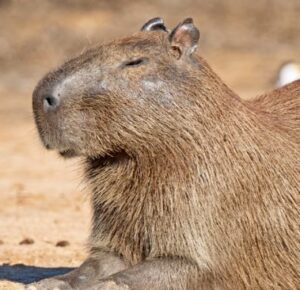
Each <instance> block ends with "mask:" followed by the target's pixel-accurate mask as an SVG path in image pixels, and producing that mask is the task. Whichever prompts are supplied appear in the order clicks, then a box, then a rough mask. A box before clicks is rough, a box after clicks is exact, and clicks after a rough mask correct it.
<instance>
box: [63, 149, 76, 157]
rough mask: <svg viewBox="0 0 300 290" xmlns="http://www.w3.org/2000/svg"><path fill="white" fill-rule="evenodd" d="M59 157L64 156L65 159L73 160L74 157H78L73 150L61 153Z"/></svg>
mask: <svg viewBox="0 0 300 290" xmlns="http://www.w3.org/2000/svg"><path fill="white" fill-rule="evenodd" d="M59 155H60V156H62V157H64V158H72V157H76V156H78V155H77V154H76V152H75V151H74V150H72V149H68V150H64V151H60V152H59Z"/></svg>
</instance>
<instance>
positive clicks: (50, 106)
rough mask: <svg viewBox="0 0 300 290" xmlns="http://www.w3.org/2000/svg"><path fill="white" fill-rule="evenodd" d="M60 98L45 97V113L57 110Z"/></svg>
mask: <svg viewBox="0 0 300 290" xmlns="http://www.w3.org/2000/svg"><path fill="white" fill-rule="evenodd" d="M59 103H60V102H59V98H58V97H55V96H51V95H44V96H43V107H44V111H45V112H49V111H53V110H56V109H57V107H58V106H59Z"/></svg>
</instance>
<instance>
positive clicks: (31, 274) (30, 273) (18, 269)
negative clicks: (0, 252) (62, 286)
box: [0, 264, 74, 284]
mask: <svg viewBox="0 0 300 290" xmlns="http://www.w3.org/2000/svg"><path fill="white" fill-rule="evenodd" d="M73 269H74V268H64V267H59V268H47V267H35V266H27V265H23V264H16V265H9V264H3V265H0V281H1V280H8V281H11V282H18V283H23V284H28V283H32V282H36V281H39V280H41V279H44V278H48V277H52V276H55V275H61V274H65V273H68V272H70V271H71V270H73Z"/></svg>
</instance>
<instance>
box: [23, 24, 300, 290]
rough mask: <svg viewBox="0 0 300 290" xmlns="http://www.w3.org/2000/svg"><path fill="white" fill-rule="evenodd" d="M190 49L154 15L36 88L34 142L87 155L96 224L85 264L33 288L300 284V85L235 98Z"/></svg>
mask: <svg viewBox="0 0 300 290" xmlns="http://www.w3.org/2000/svg"><path fill="white" fill-rule="evenodd" d="M198 40H199V31H198V29H197V28H196V27H195V26H194V24H193V21H192V19H190V18H188V19H186V20H184V21H183V22H181V23H180V24H179V25H177V26H176V27H175V28H174V29H173V30H171V31H169V30H168V29H167V28H166V27H165V25H164V23H163V21H162V19H160V18H154V19H151V20H150V21H148V22H147V23H146V24H145V25H144V26H143V28H142V30H141V31H140V32H138V33H136V34H134V35H132V36H130V37H126V38H123V39H120V40H116V41H113V42H111V43H108V44H103V45H100V46H99V47H96V48H93V49H91V50H88V51H86V52H85V53H83V54H81V55H79V56H78V57H76V58H74V59H72V60H70V61H68V62H66V63H65V64H63V65H62V66H61V67H59V68H58V69H57V70H55V71H53V72H50V73H49V74H47V75H46V76H45V77H44V78H43V79H42V80H41V81H40V82H39V84H38V85H37V87H36V89H35V91H34V93H33V111H34V116H35V121H36V125H37V128H38V131H39V133H40V136H41V140H42V142H43V143H44V145H45V147H46V148H48V149H53V150H56V151H57V152H59V153H60V154H61V155H63V156H65V157H71V156H80V157H81V158H84V159H85V166H86V168H85V173H86V180H87V182H88V184H89V186H90V189H91V192H92V196H91V202H92V205H93V223H92V231H91V235H90V240H89V245H90V255H89V258H88V259H87V260H86V261H85V262H84V263H83V264H82V265H81V266H80V267H79V268H77V269H76V270H74V271H72V272H70V273H69V274H66V275H63V276H57V277H54V278H49V279H46V280H42V281H41V282H39V283H35V284H33V285H31V286H29V287H33V288H31V289H94V290H95V289H97V290H100V289H130V290H150V289H151V290H168V289H178V290H183V289H185V290H206V289H218V290H233V289H236V290H242V289H249V290H259V289H263V290H269V289H285V290H296V289H299V285H300V279H299V270H300V264H299V263H300V262H299V261H300V256H299V255H300V254H299V253H300V234H299V178H300V177H299V171H300V168H299V153H300V152H299V142H298V140H299V122H300V119H299V116H300V109H299V108H300V82H299V81H298V82H294V83H293V84H291V85H289V86H287V87H284V88H282V89H279V90H277V91H276V92H275V93H274V94H273V93H269V94H267V95H265V96H262V97H261V98H257V99H255V100H253V101H243V100H241V99H240V98H239V97H238V96H237V95H236V94H235V93H233V92H232V91H231V90H230V89H229V88H228V87H227V86H226V85H225V84H224V83H223V82H222V80H221V79H220V78H219V77H218V76H217V75H216V74H215V73H214V72H213V70H212V69H211V68H210V67H209V66H208V64H207V63H206V62H205V61H204V60H203V59H202V58H201V57H199V56H198V55H196V53H195V49H196V47H197V44H198ZM274 98H275V99H274ZM74 222H76V221H74Z"/></svg>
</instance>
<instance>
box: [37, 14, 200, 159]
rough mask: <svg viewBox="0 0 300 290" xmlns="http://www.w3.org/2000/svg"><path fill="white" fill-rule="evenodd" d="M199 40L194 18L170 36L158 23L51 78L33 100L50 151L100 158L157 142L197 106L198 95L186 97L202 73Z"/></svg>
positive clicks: (78, 59)
mask: <svg viewBox="0 0 300 290" xmlns="http://www.w3.org/2000/svg"><path fill="white" fill-rule="evenodd" d="M198 40H199V31H198V29H197V28H196V27H195V26H194V24H193V21H192V19H190V18H188V19H186V20H184V21H183V22H182V23H180V24H179V25H178V26H177V27H176V28H175V29H173V30H172V31H171V32H168V30H167V29H166V28H165V26H164V24H163V22H162V20H161V19H160V18H154V19H152V20H150V21H148V22H147V23H146V24H145V25H144V26H143V27H142V29H141V31H140V32H138V33H136V34H134V35H132V36H130V37H127V38H123V39H121V40H117V41H113V42H111V43H108V44H103V45H100V46H98V47H96V48H93V49H90V50H88V51H86V52H85V53H83V54H81V55H79V56H78V57H75V58H73V59H71V60H69V61H67V62H66V63H65V64H63V65H62V66H61V67H59V68H58V69H56V70H54V71H53V72H50V73H48V74H47V75H46V76H45V77H44V78H43V79H42V80H41V81H40V82H39V84H38V85H37V87H36V89H35V90H34V93H33V111H34V116H35V120H36V124H37V127H38V130H39V133H40V136H41V139H42V141H43V143H44V145H45V146H46V147H47V148H48V149H55V150H57V151H58V152H59V153H60V154H61V155H63V156H66V157H68V156H80V155H81V156H89V157H102V156H109V155H113V154H115V153H118V152H126V153H128V154H131V153H132V152H134V151H135V150H139V149H142V148H143V147H145V146H150V145H149V143H150V142H149V140H150V139H151V140H150V141H151V143H152V144H155V141H157V142H159V139H160V136H161V133H162V131H163V130H168V128H169V129H170V130H171V129H172V128H171V127H172V124H174V123H175V122H173V123H172V121H171V118H172V120H176V117H177V116H178V115H180V114H181V112H180V110H181V109H180V108H184V107H187V106H190V105H192V103H193V100H192V98H193V94H192V93H190V94H189V96H186V97H184V95H185V94H186V90H188V88H189V86H190V84H191V82H192V79H193V72H194V71H195V70H198V68H199V62H197V61H195V56H194V55H193V52H194V50H195V48H196V46H197V43H198ZM179 92H181V93H179ZM174 134H178V132H174ZM152 141H153V142H152Z"/></svg>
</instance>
